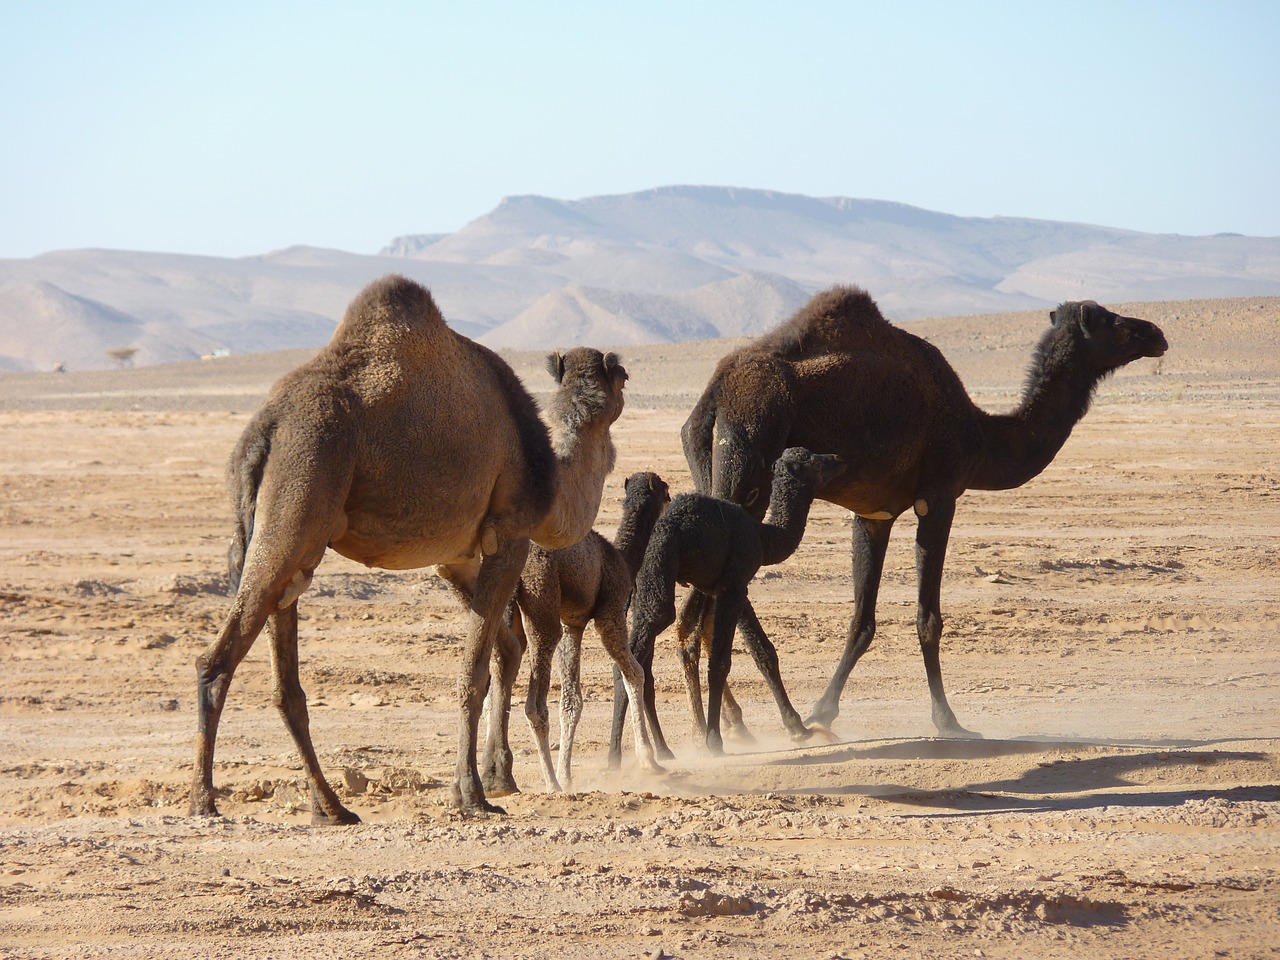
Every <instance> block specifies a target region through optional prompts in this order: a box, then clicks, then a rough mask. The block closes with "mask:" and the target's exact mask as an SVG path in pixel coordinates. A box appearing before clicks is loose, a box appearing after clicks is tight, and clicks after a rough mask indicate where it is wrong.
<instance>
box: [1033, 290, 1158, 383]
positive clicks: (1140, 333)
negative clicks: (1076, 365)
mask: <svg viewBox="0 0 1280 960" xmlns="http://www.w3.org/2000/svg"><path fill="white" fill-rule="evenodd" d="M1049 318H1050V322H1051V323H1052V325H1053V327H1054V329H1056V330H1062V331H1063V332H1066V333H1069V334H1070V335H1071V336H1073V337H1074V338H1076V339H1077V341H1078V343H1079V344H1080V345H1082V346H1083V347H1084V349H1085V352H1086V356H1087V357H1088V358H1089V362H1090V365H1091V366H1092V367H1093V372H1094V373H1095V375H1098V376H1102V375H1104V374H1107V373H1110V372H1111V371H1112V370H1115V369H1117V368H1119V367H1123V366H1124V365H1125V364H1126V363H1131V362H1133V361H1134V360H1138V359H1140V358H1142V357H1160V356H1163V355H1164V352H1165V351H1166V350H1168V349H1169V342H1168V341H1167V340H1165V338H1164V333H1163V332H1161V330H1160V328H1159V327H1157V326H1156V325H1155V324H1154V323H1151V322H1150V321H1148V320H1139V319H1138V318H1137V317H1122V316H1120V315H1119V314H1116V313H1112V312H1111V311H1110V310H1108V309H1107V308H1106V307H1104V306H1101V305H1099V304H1097V303H1094V302H1093V301H1092V300H1084V301H1076V302H1074V303H1064V304H1061V305H1060V306H1059V307H1058V308H1057V309H1056V310H1054V311H1052V312H1051V313H1050V314H1049Z"/></svg>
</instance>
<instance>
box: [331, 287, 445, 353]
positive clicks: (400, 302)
mask: <svg viewBox="0 0 1280 960" xmlns="http://www.w3.org/2000/svg"><path fill="white" fill-rule="evenodd" d="M448 329H449V328H448V325H447V324H446V323H445V321H444V316H443V315H442V314H441V313H440V308H439V307H437V306H436V302H435V300H434V299H433V298H432V296H431V291H430V290H428V289H427V288H426V287H424V286H423V285H422V284H420V283H418V282H417V281H415V280H410V279H409V278H408V277H402V276H400V275H399V274H396V273H392V274H388V275H387V276H385V277H381V278H379V279H377V280H374V281H373V282H372V283H370V284H369V285H368V286H367V287H365V288H364V289H363V290H361V291H360V292H359V293H358V294H356V297H355V299H354V300H352V301H351V305H350V306H349V307H347V312H346V314H345V316H343V318H342V323H341V324H339V326H338V329H337V331H336V332H335V333H334V335H333V340H334V342H335V343H338V342H340V341H351V340H357V341H370V342H383V341H389V340H403V339H405V338H408V337H413V336H414V335H428V336H429V335H431V334H433V333H437V332H439V331H444V330H448Z"/></svg>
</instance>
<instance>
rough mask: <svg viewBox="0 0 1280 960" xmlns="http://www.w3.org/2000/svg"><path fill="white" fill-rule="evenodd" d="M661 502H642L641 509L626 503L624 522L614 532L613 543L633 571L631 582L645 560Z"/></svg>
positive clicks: (623, 515)
mask: <svg viewBox="0 0 1280 960" xmlns="http://www.w3.org/2000/svg"><path fill="white" fill-rule="evenodd" d="M660 507H661V504H658V503H654V504H648V503H644V504H641V506H640V508H639V509H634V508H631V507H629V506H627V505H624V509H623V512H622V522H621V523H620V524H618V532H617V533H616V534H614V537H613V545H614V546H615V547H617V548H618V552H619V553H620V554H622V559H623V560H625V561H626V562H627V569H628V570H629V571H631V582H632V583H634V582H635V579H636V574H638V573H639V572H640V564H641V563H642V562H643V561H644V552H645V550H646V549H648V546H649V538H650V537H651V536H652V535H653V526H654V524H655V523H657V522H658V514H659V512H660V510H659V508H660Z"/></svg>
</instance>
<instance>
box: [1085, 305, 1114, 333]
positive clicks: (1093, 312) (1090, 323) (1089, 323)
mask: <svg viewBox="0 0 1280 960" xmlns="http://www.w3.org/2000/svg"><path fill="white" fill-rule="evenodd" d="M1111 315H1112V314H1111V311H1110V310H1108V309H1106V308H1105V307H1101V306H1099V305H1098V304H1096V303H1093V302H1092V301H1090V302H1087V303H1082V304H1080V329H1081V330H1083V331H1084V335H1085V336H1086V337H1091V336H1093V335H1094V334H1095V333H1097V332H1098V330H1099V329H1101V328H1102V327H1104V326H1105V325H1106V324H1107V321H1108V319H1109V318H1110V317H1111Z"/></svg>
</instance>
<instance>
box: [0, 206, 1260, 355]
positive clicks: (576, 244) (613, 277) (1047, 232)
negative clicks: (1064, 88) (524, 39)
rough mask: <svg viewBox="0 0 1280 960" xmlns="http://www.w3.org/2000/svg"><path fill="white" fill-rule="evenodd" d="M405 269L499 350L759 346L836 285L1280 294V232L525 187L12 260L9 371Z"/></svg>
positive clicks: (269, 334) (6, 307)
mask: <svg viewBox="0 0 1280 960" xmlns="http://www.w3.org/2000/svg"><path fill="white" fill-rule="evenodd" d="M390 272H398V273H403V274H406V275H407V276H410V277H413V278H415V279H417V280H419V281H421V282H422V283H424V284H426V285H427V286H429V287H430V288H431V290H432V292H433V293H434V295H435V297H436V300H437V302H438V303H439V304H440V307H441V309H442V311H443V312H444V314H445V316H446V318H448V320H449V322H450V323H451V324H452V325H453V326H454V328H455V329H457V330H460V331H461V332H463V333H465V334H467V335H468V336H472V337H475V338H477V339H479V340H480V341H482V342H484V343H486V344H488V345H490V346H493V347H512V348H519V349H544V348H545V349H551V348H556V347H567V346H572V345H575V344H580V343H591V344H595V345H599V346H626V345H629V344H638V343H654V342H678V341H682V340H693V339H698V340H701V339H709V338H715V337H722V336H742V335H750V334H755V333H759V332H760V331H762V330H765V329H768V328H769V327H771V326H773V325H774V324H776V323H777V322H778V321H779V320H782V319H784V318H785V317H786V316H788V315H789V314H790V313H791V312H792V311H794V310H795V309H796V308H797V307H798V306H799V305H800V304H802V303H803V302H804V301H805V300H806V299H808V297H809V296H810V295H811V294H812V293H813V292H815V291H817V290H819V289H821V288H823V287H826V286H829V285H831V284H833V283H857V284H859V285H861V286H863V287H865V288H867V289H868V290H869V291H870V292H871V294H872V295H873V296H874V297H875V298H876V300H877V301H878V302H879V304H880V306H881V309H882V310H884V312H885V314H886V315H887V316H888V317H890V318H891V319H893V320H897V321H903V320H912V319H917V318H921V317H926V316H952V315H958V314H972V313H993V312H1005V311H1012V310H1023V309H1032V308H1040V307H1051V306H1053V305H1055V304H1057V303H1059V302H1060V301H1062V300H1067V299H1083V298H1090V299H1095V300H1099V301H1102V302H1104V303H1107V302H1111V303H1119V302H1133V301H1151V300H1175V299H1176V300H1182V299H1192V298H1206V297H1243V296H1275V295H1280V237H1266V238H1260V237H1242V236H1238V235H1218V236H1212V237H1185V236H1177V235H1155V234H1144V233H1138V232H1134V231H1128V230H1120V229H1115V228H1109V227H1097V226H1088V225H1084V224H1074V223H1060V222H1054V221H1044V220H1029V219H1019V218H1011V217H995V218H974V217H956V216H951V215H948V214H943V213H935V212H931V211H927V210H921V209H918V208H915V207H909V206H905V205H903V204H897V203H888V202H884V201H876V200H853V199H848V198H812V197H805V196H797V195H794V194H782V193H774V192H769V191H759V190H742V189H733V188H720V187H664V188H659V189H654V190H646V191H642V192H639V193H632V194H623V195H618V196H603V197H592V198H588V199H585V200H577V201H562V200H553V199H549V198H546V197H537V196H523V197H509V198H507V199H505V200H503V201H502V202H501V203H500V204H499V205H498V206H497V207H496V208H495V209H494V210H493V211H491V212H490V213H488V214H486V215H485V216H482V217H480V218H479V219H477V220H474V221H472V222H471V223H469V224H467V225H466V226H465V227H463V228H462V229H461V230H459V231H457V232H456V233H452V234H446V235H438V234H437V235H420V236H406V237H399V238H396V239H394V240H392V241H391V242H390V243H389V244H388V245H387V246H386V247H384V248H383V250H381V251H380V252H379V253H377V254H376V255H364V254H358V253H347V252H343V251H338V250H322V249H316V248H307V247H294V248H290V249H287V250H282V251H278V252H275V253H269V254H264V255H262V256H253V257H243V258H236V259H228V258H216V257H197V256H183V255H176V254H165V253H140V252H130V251H111V250H72V251H59V252H53V253H46V254H43V255H41V256H38V257H33V258H31V259H26V260H0V370H41V369H45V370H47V369H50V368H52V367H53V366H54V365H55V364H57V363H63V364H65V365H66V367H67V368H68V369H80V370H83V369H101V368H104V367H108V366H110V365H111V363H112V361H111V360H110V359H109V357H108V356H107V351H110V350H115V349H119V348H128V347H134V348H137V353H136V355H135V358H134V363H136V364H150V363H163V362H167V361H175V360H183V359H191V358H194V357H198V356H201V355H207V354H212V353H215V352H219V351H228V352H231V353H249V352H258V351H265V350H277V349H287V348H294V347H316V346H320V345H321V344H323V343H325V342H326V341H327V340H328V339H329V337H330V335H331V334H332V332H333V329H334V326H335V325H336V323H337V322H338V320H339V319H340V318H341V316H342V313H343V311H344V310H345V309H346V306H347V303H348V302H349V301H350V300H351V298H352V296H353V295H354V294H355V293H356V292H357V291H358V290H359V289H360V288H361V287H362V286H364V284H366V283H367V282H368V281H370V280H372V279H374V278H375V277H378V276H381V275H382V274H385V273H390Z"/></svg>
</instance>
